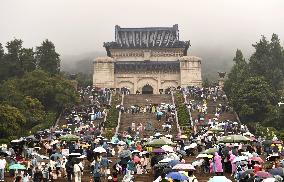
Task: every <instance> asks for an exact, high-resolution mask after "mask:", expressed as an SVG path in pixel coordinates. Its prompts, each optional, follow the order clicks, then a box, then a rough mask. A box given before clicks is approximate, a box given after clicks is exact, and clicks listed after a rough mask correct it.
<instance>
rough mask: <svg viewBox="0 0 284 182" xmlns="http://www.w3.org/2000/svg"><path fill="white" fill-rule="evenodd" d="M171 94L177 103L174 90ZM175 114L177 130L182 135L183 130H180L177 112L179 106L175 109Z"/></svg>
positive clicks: (173, 100)
mask: <svg viewBox="0 0 284 182" xmlns="http://www.w3.org/2000/svg"><path fill="white" fill-rule="evenodd" d="M171 95H172V102H173V105H175V97H174V92H173V91H171ZM175 115H176V124H177V130H178V136H180V135H181V130H180V125H179V123H178V113H177V108H176V109H175Z"/></svg>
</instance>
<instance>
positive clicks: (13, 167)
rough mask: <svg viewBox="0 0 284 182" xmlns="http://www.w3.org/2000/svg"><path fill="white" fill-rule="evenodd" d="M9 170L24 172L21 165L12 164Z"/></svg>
mask: <svg viewBox="0 0 284 182" xmlns="http://www.w3.org/2000/svg"><path fill="white" fill-rule="evenodd" d="M9 169H14V170H25V169H26V167H25V166H24V165H22V164H13V165H11V166H10V167H9Z"/></svg>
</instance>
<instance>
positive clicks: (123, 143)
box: [117, 141, 126, 145]
mask: <svg viewBox="0 0 284 182" xmlns="http://www.w3.org/2000/svg"><path fill="white" fill-rule="evenodd" d="M117 144H118V145H126V143H125V142H124V141H119V142H118V143H117Z"/></svg>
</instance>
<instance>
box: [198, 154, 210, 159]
mask: <svg viewBox="0 0 284 182" xmlns="http://www.w3.org/2000/svg"><path fill="white" fill-rule="evenodd" d="M196 158H213V155H208V154H198V155H197V156H196Z"/></svg>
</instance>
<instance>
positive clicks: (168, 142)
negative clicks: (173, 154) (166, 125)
mask: <svg viewBox="0 0 284 182" xmlns="http://www.w3.org/2000/svg"><path fill="white" fill-rule="evenodd" d="M163 145H174V143H173V142H172V141H171V140H169V139H167V138H165V137H163V138H160V139H154V140H152V141H150V142H148V143H147V144H146V146H149V147H159V146H160V147H161V146H163Z"/></svg>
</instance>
